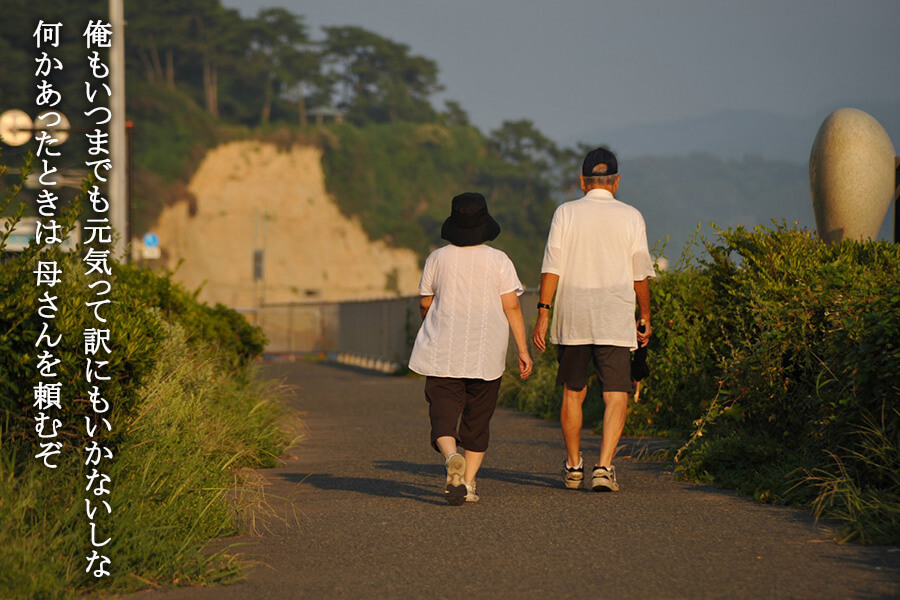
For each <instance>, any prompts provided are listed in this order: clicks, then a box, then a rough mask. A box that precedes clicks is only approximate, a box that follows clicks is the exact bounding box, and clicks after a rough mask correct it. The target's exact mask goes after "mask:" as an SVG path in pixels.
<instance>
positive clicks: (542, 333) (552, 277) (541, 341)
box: [531, 273, 559, 352]
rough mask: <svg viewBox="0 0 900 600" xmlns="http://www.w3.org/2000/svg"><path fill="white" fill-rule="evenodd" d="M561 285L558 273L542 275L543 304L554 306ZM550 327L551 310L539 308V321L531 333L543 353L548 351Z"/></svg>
mask: <svg viewBox="0 0 900 600" xmlns="http://www.w3.org/2000/svg"><path fill="white" fill-rule="evenodd" d="M557 284H559V275H557V274H556V273H541V291H540V300H539V302H540V303H541V304H547V305H552V304H553V296H555V295H556V286H557ZM549 327H550V309H549V308H543V307H540V308H538V316H537V321H536V322H535V324H534V330H533V331H532V332H531V337H532V340H533V341H534V345H535V347H536V348H537V349H538V350H540V351H541V352H543V351H544V350H546V349H547V340H546V338H547V329H548V328H549Z"/></svg>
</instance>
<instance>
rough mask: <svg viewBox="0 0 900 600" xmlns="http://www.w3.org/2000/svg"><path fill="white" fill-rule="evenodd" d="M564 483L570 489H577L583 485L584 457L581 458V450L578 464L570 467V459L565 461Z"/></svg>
mask: <svg viewBox="0 0 900 600" xmlns="http://www.w3.org/2000/svg"><path fill="white" fill-rule="evenodd" d="M563 475H564V477H563V483H565V484H566V487H567V488H568V489H570V490H577V489H578V488H580V487H581V482H582V481H583V480H584V459H583V458H581V452H579V453H578V466H575V467H570V466H569V459H566V460H564V461H563Z"/></svg>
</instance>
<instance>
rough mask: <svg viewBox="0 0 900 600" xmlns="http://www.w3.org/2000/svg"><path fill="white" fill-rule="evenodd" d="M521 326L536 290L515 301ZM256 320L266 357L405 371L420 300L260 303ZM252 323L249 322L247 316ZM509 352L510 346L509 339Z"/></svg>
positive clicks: (529, 314)
mask: <svg viewBox="0 0 900 600" xmlns="http://www.w3.org/2000/svg"><path fill="white" fill-rule="evenodd" d="M519 300H520V302H521V304H522V312H523V313H524V315H525V323H526V328H529V327H530V324H531V323H532V322H533V319H534V313H535V310H536V308H535V305H536V303H537V292H534V291H527V292H525V294H524V295H522V296H521V297H520V298H519ZM246 312H255V313H256V318H255V322H256V324H257V325H259V327H260V328H262V330H263V332H264V333H265V334H266V337H267V338H268V340H269V343H268V346H266V352H267V353H268V354H270V355H290V356H294V355H306V354H323V355H325V356H328V357H329V358H331V359H332V360H336V361H339V362H342V363H347V364H352V365H356V366H360V367H364V368H369V369H376V370H379V371H385V372H394V371H399V370H402V369H405V368H406V364H407V361H408V360H409V353H410V352H411V351H412V345H413V342H414V341H415V338H416V332H417V331H418V330H419V326H420V325H421V322H422V319H421V317H420V315H419V297H418V296H403V297H399V298H387V299H383V300H359V301H345V302H295V303H283V304H282V303H279V304H262V305H261V306H260V307H259V309H258V310H257V311H246ZM251 320H253V319H252V318H251ZM510 346H511V347H512V348H511V350H514V347H515V344H514V343H513V342H512V340H510Z"/></svg>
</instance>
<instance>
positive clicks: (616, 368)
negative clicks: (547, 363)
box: [556, 346, 634, 393]
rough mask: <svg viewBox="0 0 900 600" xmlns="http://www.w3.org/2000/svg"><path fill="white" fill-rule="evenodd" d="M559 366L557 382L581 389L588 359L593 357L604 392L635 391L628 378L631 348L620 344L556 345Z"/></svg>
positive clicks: (583, 384)
mask: <svg viewBox="0 0 900 600" xmlns="http://www.w3.org/2000/svg"><path fill="white" fill-rule="evenodd" d="M556 357H557V359H558V360H559V370H558V371H557V372H556V385H562V384H566V386H568V388H569V389H570V390H573V391H576V392H578V391H581V390H583V389H584V387H585V386H586V385H587V369H588V363H589V362H590V361H591V360H593V362H594V369H595V370H596V372H597V378H598V379H599V381H600V385H601V386H602V390H603V391H604V392H628V393H631V392H633V391H634V388H633V386H632V382H631V350H630V349H628V348H623V347H621V346H557V351H556Z"/></svg>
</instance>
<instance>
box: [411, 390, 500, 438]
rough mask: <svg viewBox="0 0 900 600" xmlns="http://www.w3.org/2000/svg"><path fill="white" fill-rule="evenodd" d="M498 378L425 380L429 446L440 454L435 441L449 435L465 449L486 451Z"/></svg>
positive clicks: (494, 406)
mask: <svg viewBox="0 0 900 600" xmlns="http://www.w3.org/2000/svg"><path fill="white" fill-rule="evenodd" d="M500 379H502V378H501V377H498V378H497V379H494V380H493V381H485V380H484V379H461V378H457V377H426V378H425V399H426V400H427V401H428V405H429V408H428V416H429V418H430V419H431V447H432V448H434V449H435V450H438V451H440V450H439V449H438V447H437V442H436V440H437V439H438V438H439V437H444V436H452V437H453V438H454V439H455V440H456V443H457V444H459V445H461V446H462V447H463V448H465V449H466V450H471V451H472V452H484V451H485V450H487V447H488V441H489V439H490V434H491V432H490V423H491V417H492V416H493V415H494V409H495V408H496V407H497V394H498V392H499V391H500ZM457 424H458V426H457Z"/></svg>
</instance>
